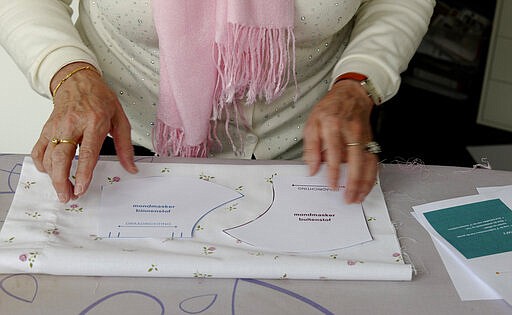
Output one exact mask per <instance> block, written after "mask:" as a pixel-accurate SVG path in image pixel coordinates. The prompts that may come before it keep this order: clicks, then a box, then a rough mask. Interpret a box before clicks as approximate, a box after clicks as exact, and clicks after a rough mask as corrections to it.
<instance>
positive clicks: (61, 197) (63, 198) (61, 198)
mask: <svg viewBox="0 0 512 315" xmlns="http://www.w3.org/2000/svg"><path fill="white" fill-rule="evenodd" d="M57 196H58V197H59V201H60V202H66V201H67V200H68V196H67V194H65V193H58V194H57Z"/></svg>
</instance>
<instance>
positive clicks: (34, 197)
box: [0, 157, 412, 280]
mask: <svg viewBox="0 0 512 315" xmlns="http://www.w3.org/2000/svg"><path fill="white" fill-rule="evenodd" d="M76 162H77V161H73V166H72V172H71V174H74V172H75V170H76V166H77V164H76ZM137 166H138V168H139V173H137V174H129V173H127V172H126V171H124V169H123V168H122V166H121V165H120V164H119V163H118V162H117V161H98V163H97V166H96V169H95V174H94V178H93V180H92V182H91V184H90V186H89V190H88V193H87V194H86V195H85V196H83V197H81V198H80V199H78V200H74V201H71V202H70V203H68V204H61V203H60V202H59V201H58V199H57V197H56V194H55V191H54V189H53V186H52V184H51V180H50V179H49V177H48V176H47V175H46V174H43V173H40V172H39V171H37V169H36V167H35V165H34V164H33V162H32V160H31V159H30V158H29V157H26V158H25V160H24V162H23V167H22V170H21V174H20V180H19V183H18V186H17V189H16V193H15V195H14V199H13V202H12V204H11V208H10V209H9V212H8V215H7V218H6V220H5V223H4V225H3V227H2V230H1V231H0V272H2V273H45V274H52V275H87V276H131V277H134V276H137V277H197V278H239V277H242V278H259V279H352V280H355V279H359V280H411V278H412V268H411V265H409V264H406V263H405V262H404V261H403V259H402V255H401V248H400V244H399V242H398V239H397V236H396V232H395V229H394V227H393V224H392V223H391V220H390V218H389V214H388V211H387V207H386V204H385V201H384V196H383V194H382V190H381V189H380V185H379V184H378V183H377V184H376V185H375V187H374V189H373V190H372V191H371V193H370V194H369V196H368V197H367V198H366V200H365V202H364V204H363V207H364V210H365V215H366V219H367V221H368V223H367V226H368V229H369V231H370V234H371V235H372V236H373V238H374V240H373V241H371V242H365V243H362V244H359V245H357V246H351V247H347V248H343V249H335V250H329V251H326V252H314V253H299V254H289V253H286V252H279V251H271V250H266V249H258V248H255V247H254V246H251V245H248V244H246V243H244V242H242V241H240V240H238V239H235V238H233V237H231V236H229V235H227V234H226V233H224V232H223V230H225V229H228V228H230V227H234V226H239V225H242V224H243V223H246V222H248V221H250V220H252V219H254V218H256V217H258V216H259V215H260V214H261V213H262V212H264V210H265V209H266V208H268V206H269V205H270V204H271V201H272V180H273V178H275V177H276V176H282V177H283V178H286V177H293V176H299V177H300V176H302V177H303V176H307V174H308V169H307V167H306V166H305V165H291V164H288V165H259V164H240V165H233V164H222V163H212V160H207V162H206V163H204V164H201V163H197V164H196V163H178V162H175V163H143V162H137ZM343 171H346V170H344V169H342V172H343ZM274 175H276V176H274ZM150 177H168V178H176V179H182V178H184V177H187V178H195V179H197V180H202V181H209V182H210V183H211V184H216V185H220V186H222V187H224V188H226V189H227V190H228V191H231V192H229V193H228V195H229V194H232V195H230V196H232V197H233V198H234V197H235V196H241V195H243V196H244V197H243V198H239V199H232V198H228V199H226V198H223V199H222V200H223V201H219V202H220V203H222V202H228V201H229V200H232V201H229V202H228V203H226V204H222V205H220V206H218V207H217V208H215V209H214V210H213V211H210V212H208V213H207V214H206V215H204V216H202V218H200V219H199V218H198V217H197V216H196V217H195V218H194V220H191V221H190V222H194V221H195V220H199V221H195V226H194V228H193V232H192V233H193V237H192V238H172V237H146V238H115V239H109V238H106V237H104V236H103V235H101V234H100V233H99V229H98V226H99V224H100V223H99V222H100V220H102V219H103V218H104V217H105V213H102V211H107V210H105V209H102V207H101V198H100V197H101V189H102V187H104V189H105V188H106V187H108V188H107V190H108V189H111V188H112V189H114V188H113V187H114V186H116V185H120V184H123V183H128V182H129V181H131V180H136V179H137V180H138V179H141V178H150ZM162 180H163V179H162ZM210 183H203V184H207V185H209V184H210ZM194 185H195V184H194ZM110 186H112V187H110ZM198 198H201V197H200V196H199V197H198ZM341 198H342V196H341V194H340V201H341ZM219 200H220V199H219ZM132 204H133V203H132ZM202 211H203V214H204V213H205V212H207V211H208V210H205V209H203V210H202ZM193 224H194V223H193ZM186 230H187V231H188V232H190V229H186ZM120 262H122V263H120ZM312 264H313V265H314V266H315V268H311V266H312ZM255 266H257V268H255Z"/></svg>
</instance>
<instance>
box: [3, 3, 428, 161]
mask: <svg viewBox="0 0 512 315" xmlns="http://www.w3.org/2000/svg"><path fill="white" fill-rule="evenodd" d="M70 2H71V0H61V1H59V0H48V1H41V0H16V1H12V0H0V44H1V45H3V46H4V47H5V48H6V50H7V51H8V52H9V54H10V55H11V56H12V57H13V59H14V60H15V61H16V63H17V64H18V66H19V67H20V69H21V70H22V71H23V73H25V74H26V76H27V78H28V80H29V82H30V83H31V85H32V86H33V88H34V89H35V90H36V91H38V92H39V93H41V94H43V95H46V96H49V95H50V91H49V83H50V80H51V78H52V77H53V75H54V74H55V72H56V71H57V70H58V69H60V68H61V67H62V66H63V65H65V64H67V63H71V62H74V61H87V62H90V63H92V64H94V65H95V66H96V67H99V69H101V71H102V72H103V75H104V78H105V80H106V81H107V83H108V84H109V85H110V86H111V88H112V89H113V91H115V92H116V93H117V95H118V97H119V100H120V102H121V104H122V105H123V108H124V110H125V112H126V115H127V116H128V118H129V119H130V123H131V126H132V140H133V141H134V143H136V144H139V145H143V146H145V147H147V148H149V149H152V142H151V129H152V126H153V125H152V123H154V122H155V105H156V103H157V95H158V85H159V71H158V69H159V52H158V39H157V36H156V32H155V30H154V27H153V21H152V17H151V10H150V7H151V6H150V4H151V3H150V1H148V0H137V1H132V2H130V3H129V5H127V4H126V2H125V1H92V0H81V1H80V14H79V18H78V24H77V28H76V29H75V28H74V27H73V26H72V24H71V19H70V12H69V10H67V9H69V7H68V6H67V5H68V4H69V3H70ZM361 4H362V5H361ZM434 5H435V1H433V0H401V1H397V0H367V1H364V0H363V1H362V0H296V1H295V9H296V10H295V13H296V14H295V34H296V40H297V41H296V72H297V80H298V82H297V83H298V85H297V90H296V89H295V86H294V85H293V84H291V85H290V87H289V88H288V89H287V90H286V91H285V93H284V95H283V96H282V97H280V98H278V99H277V100H276V101H275V102H273V103H272V104H263V103H257V104H256V105H255V106H252V107H250V108H247V113H246V115H245V117H247V120H248V124H249V129H242V130H241V132H242V134H241V137H242V138H243V139H244V140H245V141H244V143H245V148H244V150H245V151H244V154H242V155H241V156H240V157H242V158H251V156H252V154H255V156H256V157H257V158H259V159H274V158H285V159H292V158H298V157H300V156H301V153H302V143H301V139H302V132H303V126H304V123H305V121H306V118H307V116H308V113H309V110H310V109H311V107H312V106H313V105H314V104H315V103H316V102H317V101H318V100H319V99H320V98H321V97H322V96H323V95H324V94H325V93H326V92H327V90H328V88H329V87H330V85H331V84H332V81H333V78H336V77H337V76H338V75H340V74H342V73H345V72H350V71H355V72H359V73H363V74H365V75H367V76H368V77H370V78H371V79H372V82H373V84H374V86H375V88H376V89H377V91H378V92H379V93H380V94H381V97H382V99H383V100H384V101H386V100H389V99H390V98H391V97H392V96H393V95H395V93H396V92H397V90H398V88H399V85H400V72H401V71H403V70H404V69H405V68H406V67H407V64H408V62H409V60H410V58H411V57H412V55H413V53H414V51H415V50H416V48H417V46H418V45H419V43H420V41H421V39H422V37H423V35H424V34H425V32H426V30H427V27H428V23H429V20H430V16H431V14H432V10H433V7H434ZM29 13H30V14H29ZM353 22H355V23H353ZM352 26H353V28H352ZM77 29H78V30H79V32H77ZM349 39H350V40H349ZM84 42H85V43H86V45H84ZM200 90H201V83H198V91H200ZM297 91H298V92H299V97H298V99H297V101H296V102H295V101H294V97H295V95H296V92H297ZM219 125H220V126H222V123H221V124H219ZM219 134H221V133H220V132H219ZM221 140H223V142H225V143H226V145H224V149H225V151H224V152H219V153H216V154H215V155H216V156H218V157H234V156H233V154H232V150H231V146H230V145H229V141H224V140H225V139H221Z"/></svg>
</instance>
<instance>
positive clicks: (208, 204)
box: [98, 176, 243, 238]
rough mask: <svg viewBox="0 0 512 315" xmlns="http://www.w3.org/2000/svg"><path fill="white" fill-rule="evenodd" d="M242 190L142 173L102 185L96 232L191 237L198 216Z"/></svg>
mask: <svg viewBox="0 0 512 315" xmlns="http://www.w3.org/2000/svg"><path fill="white" fill-rule="evenodd" d="M242 197H243V194H241V193H240V192H237V191H234V190H232V189H228V188H225V187H223V186H221V185H217V184H214V183H211V182H209V181H206V180H203V179H198V178H193V177H168V176H164V177H146V178H140V179H132V180H129V181H124V182H122V183H118V184H116V185H104V186H102V190H101V211H100V214H101V220H99V233H98V234H99V235H100V236H102V237H108V238H123V237H133V238H139V237H156V238H167V237H170V238H183V237H185V238H186V237H189V238H190V237H192V234H193V231H194V228H195V227H196V225H197V223H198V222H199V220H201V218H202V217H204V216H205V215H207V214H208V213H209V212H210V211H213V210H214V209H216V208H218V207H220V206H222V205H224V204H227V203H229V202H232V201H234V200H236V199H239V198H242Z"/></svg>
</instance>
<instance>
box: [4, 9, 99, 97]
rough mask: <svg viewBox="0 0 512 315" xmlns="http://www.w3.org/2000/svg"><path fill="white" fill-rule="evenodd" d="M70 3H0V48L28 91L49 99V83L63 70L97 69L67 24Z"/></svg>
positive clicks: (87, 51)
mask: <svg viewBox="0 0 512 315" xmlns="http://www.w3.org/2000/svg"><path fill="white" fill-rule="evenodd" d="M71 2H72V0H45V1H42V0H14V1H13V0H0V44H1V45H2V46H3V47H4V49H5V50H6V51H7V53H8V54H9V55H10V56H11V57H12V58H13V60H14V62H15V63H16V64H17V65H18V67H19V68H20V70H21V71H22V72H23V73H24V74H25V76H26V77H27V79H28V81H29V83H30V85H31V86H32V88H33V89H34V90H35V91H36V92H38V93H39V94H41V95H43V96H46V97H48V98H51V91H50V81H51V79H52V78H53V76H54V74H55V73H56V72H57V71H58V70H59V69H60V68H62V67H63V66H65V65H67V64H69V63H72V62H76V61H84V62H88V63H91V64H93V65H94V66H96V67H98V63H97V61H96V58H95V56H94V54H93V53H92V52H91V51H90V50H89V49H88V48H87V47H86V46H85V45H84V43H83V42H82V40H81V38H80V35H79V34H78V31H77V30H76V28H75V27H74V25H73V22H72V20H71V15H72V13H73V12H72V9H71V7H70V6H69V5H70V4H71Z"/></svg>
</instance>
